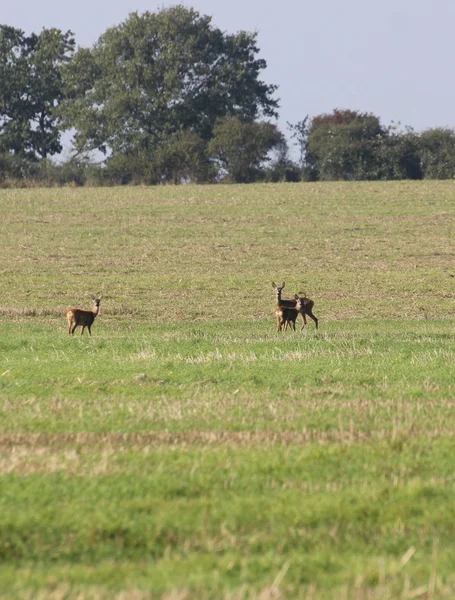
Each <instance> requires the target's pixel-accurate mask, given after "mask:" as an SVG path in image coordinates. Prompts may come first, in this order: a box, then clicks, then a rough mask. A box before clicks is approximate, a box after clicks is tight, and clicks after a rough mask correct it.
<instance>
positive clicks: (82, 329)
mask: <svg viewBox="0 0 455 600" xmlns="http://www.w3.org/2000/svg"><path fill="white" fill-rule="evenodd" d="M84 329H85V325H81V335H82V334H83V333H84Z"/></svg>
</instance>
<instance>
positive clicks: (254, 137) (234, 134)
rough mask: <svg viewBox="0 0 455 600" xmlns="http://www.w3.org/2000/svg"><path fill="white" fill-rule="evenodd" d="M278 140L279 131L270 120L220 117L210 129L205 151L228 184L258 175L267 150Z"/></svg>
mask: <svg viewBox="0 0 455 600" xmlns="http://www.w3.org/2000/svg"><path fill="white" fill-rule="evenodd" d="M282 140H283V136H282V134H281V133H280V132H279V130H278V129H277V127H276V125H273V124H272V123H264V122H244V121H242V120H241V119H240V118H239V117H233V116H230V117H222V118H220V119H218V121H217V122H216V124H215V127H214V129H213V138H212V140H211V141H210V143H209V146H208V153H209V156H210V157H211V158H212V160H214V162H215V164H216V165H217V166H218V169H219V177H220V178H225V179H226V180H227V181H230V182H232V183H251V182H253V181H257V180H258V179H259V178H260V177H261V176H262V169H261V167H262V166H263V164H264V163H265V162H266V161H267V158H268V154H269V152H270V150H272V149H273V148H274V147H276V146H277V145H279V144H280V143H281V142H282Z"/></svg>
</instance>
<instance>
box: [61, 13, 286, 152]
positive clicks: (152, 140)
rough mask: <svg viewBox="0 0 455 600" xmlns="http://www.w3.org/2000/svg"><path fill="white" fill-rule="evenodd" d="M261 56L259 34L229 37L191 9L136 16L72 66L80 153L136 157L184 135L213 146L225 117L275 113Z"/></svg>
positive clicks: (70, 104)
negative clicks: (219, 121)
mask: <svg viewBox="0 0 455 600" xmlns="http://www.w3.org/2000/svg"><path fill="white" fill-rule="evenodd" d="M258 52H259V50H258V48H257V46H256V34H254V33H248V32H244V31H242V32H239V33H237V34H233V35H230V34H226V33H224V32H222V31H221V30H220V29H218V28H216V27H214V26H213V25H212V24H211V17H208V16H201V15H200V14H199V13H198V12H197V11H195V10H193V9H191V8H186V7H183V6H173V7H171V8H167V9H162V10H160V11H158V12H156V13H150V12H145V13H144V14H142V15H139V14H138V13H132V14H130V16H129V18H128V19H127V20H126V21H125V22H124V23H122V24H120V25H119V26H117V27H113V28H111V29H109V30H107V31H106V33H104V34H103V35H102V36H101V37H100V38H99V40H98V41H97V43H96V44H95V45H94V46H93V48H91V49H89V50H88V49H82V50H80V51H79V52H78V53H77V54H76V55H75V57H74V60H73V61H72V62H71V64H70V65H69V66H68V74H67V81H68V90H67V93H68V100H67V102H66V108H65V119H66V123H67V126H68V127H75V128H76V135H75V145H76V147H77V149H78V150H79V151H84V150H93V149H98V150H102V151H104V152H106V151H107V150H108V149H109V151H110V152H111V153H112V154H113V155H115V154H118V153H121V154H132V155H137V154H141V153H143V152H146V153H149V152H150V151H152V152H153V151H154V150H156V148H157V147H158V146H160V145H161V144H162V143H163V142H164V141H165V140H166V138H168V137H169V136H170V135H175V134H177V133H178V132H180V131H185V130H190V131H192V132H194V133H195V134H197V135H198V136H200V137H201V138H202V139H203V140H206V141H207V140H209V139H210V138H211V137H212V132H213V127H214V125H215V122H216V120H217V119H218V118H219V117H224V116H227V115H231V116H238V117H239V118H241V119H242V120H244V121H250V122H251V121H254V120H255V119H258V118H261V117H266V118H268V117H275V116H277V107H278V101H277V100H276V99H275V98H274V97H273V94H274V92H275V90H276V86H275V85H267V84H265V83H264V82H262V81H261V80H260V79H259V76H260V73H261V71H262V70H263V69H265V67H266V63H265V61H264V60H263V59H260V58H258V57H257V54H258Z"/></svg>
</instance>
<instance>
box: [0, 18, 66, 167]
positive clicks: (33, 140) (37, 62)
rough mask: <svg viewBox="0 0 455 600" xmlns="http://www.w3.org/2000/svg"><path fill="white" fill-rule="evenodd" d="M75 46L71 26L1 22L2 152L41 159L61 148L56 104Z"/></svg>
mask: <svg viewBox="0 0 455 600" xmlns="http://www.w3.org/2000/svg"><path fill="white" fill-rule="evenodd" d="M73 51H74V38H73V34H72V33H71V32H70V31H68V32H66V33H62V32H61V31H60V30H58V29H43V30H42V32H41V33H40V34H39V35H36V34H34V33H33V34H31V35H30V36H26V35H25V34H24V32H23V31H21V30H20V29H16V28H14V27H9V26H6V25H2V26H0V82H1V83H0V152H3V153H13V154H17V155H19V156H21V157H25V158H27V159H31V160H37V159H40V158H46V157H47V156H50V155H52V154H56V153H58V152H60V151H61V149H62V147H61V144H60V128H59V117H58V114H57V108H58V106H59V105H60V104H61V102H62V100H63V98H64V91H63V87H64V86H63V81H62V69H63V66H64V65H65V64H66V63H68V61H69V60H70V58H71V56H72V53H73Z"/></svg>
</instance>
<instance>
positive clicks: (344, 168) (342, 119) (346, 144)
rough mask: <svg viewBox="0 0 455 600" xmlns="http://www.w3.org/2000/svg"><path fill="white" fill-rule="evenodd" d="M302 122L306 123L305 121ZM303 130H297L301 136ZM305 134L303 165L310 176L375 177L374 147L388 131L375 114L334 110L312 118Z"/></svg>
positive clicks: (349, 178)
mask: <svg viewBox="0 0 455 600" xmlns="http://www.w3.org/2000/svg"><path fill="white" fill-rule="evenodd" d="M302 124H304V125H305V126H306V123H305V121H303V122H302ZM300 129H302V127H301V128H300ZM304 133H305V132H304V131H300V130H299V131H298V134H299V135H300V139H304ZM306 135H307V139H306V142H305V145H306V148H305V149H306V156H305V166H306V168H307V170H308V171H309V173H310V174H311V177H312V178H314V179H320V180H326V181H331V180H339V179H341V180H352V179H377V178H378V169H379V165H378V162H377V157H376V154H377V148H378V144H380V143H381V141H382V140H383V139H384V138H385V137H386V136H387V131H386V130H385V129H384V128H383V127H382V126H381V124H380V122H379V118H378V117H376V116H375V115H372V114H370V113H360V112H357V111H352V110H339V109H336V110H334V111H333V112H332V113H330V114H322V115H318V116H316V117H314V118H313V119H312V121H311V124H310V125H309V126H308V129H307V134H306Z"/></svg>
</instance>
